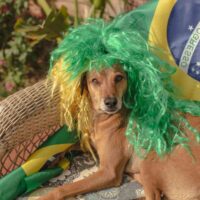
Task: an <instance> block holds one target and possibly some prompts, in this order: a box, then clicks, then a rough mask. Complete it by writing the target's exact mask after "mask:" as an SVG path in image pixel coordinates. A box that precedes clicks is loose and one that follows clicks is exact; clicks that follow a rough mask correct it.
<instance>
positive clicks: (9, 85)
mask: <svg viewBox="0 0 200 200" xmlns="http://www.w3.org/2000/svg"><path fill="white" fill-rule="evenodd" d="M14 87H15V83H14V82H11V81H10V82H9V81H8V82H6V83H5V89H6V91H7V92H11V91H12V90H13V89H14Z"/></svg>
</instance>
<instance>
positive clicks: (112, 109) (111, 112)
mask: <svg viewBox="0 0 200 200" xmlns="http://www.w3.org/2000/svg"><path fill="white" fill-rule="evenodd" d="M119 110H120V108H117V107H114V108H106V109H103V110H102V111H103V112H104V113H106V114H110V115H112V114H115V113H117V112H118V111H119Z"/></svg>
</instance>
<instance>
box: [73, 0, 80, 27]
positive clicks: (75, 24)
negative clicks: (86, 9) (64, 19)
mask: <svg viewBox="0 0 200 200" xmlns="http://www.w3.org/2000/svg"><path fill="white" fill-rule="evenodd" d="M74 8H75V17H74V26H75V27H77V26H78V24H79V20H78V0H74Z"/></svg>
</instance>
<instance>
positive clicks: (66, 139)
mask: <svg viewBox="0 0 200 200" xmlns="http://www.w3.org/2000/svg"><path fill="white" fill-rule="evenodd" d="M114 23H115V25H116V28H120V29H122V30H123V31H126V29H130V28H133V29H137V30H139V31H140V33H141V34H142V35H143V36H144V38H145V39H146V40H147V41H148V42H149V43H150V44H151V45H152V46H155V47H157V48H159V49H162V50H163V51H164V52H165V54H164V57H163V59H165V60H167V61H168V62H169V63H170V64H171V65H173V66H176V68H177V71H176V73H175V74H174V75H173V80H174V82H175V84H176V86H177V87H178V88H179V89H180V91H181V92H182V94H183V96H184V98H185V99H191V100H197V101H200V0H151V1H149V2H148V3H147V4H145V5H143V6H141V7H139V8H137V9H135V10H133V11H131V12H129V13H126V14H124V15H122V16H120V17H117V18H116V20H115V21H114ZM162 56H163V55H162ZM76 142H77V137H76V134H72V133H69V132H68V131H67V128H66V127H64V128H62V129H61V130H60V131H58V133H56V134H55V135H54V136H52V137H51V138H50V139H49V140H48V141H47V142H45V143H44V144H43V145H42V146H41V147H40V148H39V149H38V150H37V151H36V152H35V153H34V154H33V155H32V156H31V157H30V158H29V159H28V161H27V162H26V163H25V164H23V165H22V166H21V167H19V168H18V169H16V170H15V171H13V172H11V173H10V174H8V175H7V176H5V177H3V178H2V179H0V199H1V200H14V199H16V197H17V196H19V195H21V194H23V193H25V192H29V191H32V190H34V189H36V188H37V187H39V186H40V185H41V184H42V183H44V182H46V181H48V180H49V179H50V178H52V177H54V176H56V175H58V174H60V173H61V172H62V171H63V170H64V169H66V168H67V167H68V164H69V163H68V162H66V161H62V162H61V163H60V164H59V166H58V167H57V168H54V169H48V170H41V169H42V167H43V165H44V164H45V162H46V161H47V160H48V159H49V158H50V157H52V156H53V155H55V154H57V153H59V152H62V151H65V150H67V149H68V148H69V147H70V146H71V145H72V144H74V143H76Z"/></svg>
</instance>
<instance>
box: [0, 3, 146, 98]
mask: <svg viewBox="0 0 200 200" xmlns="http://www.w3.org/2000/svg"><path fill="white" fill-rule="evenodd" d="M145 1H146V0H0V100H1V99H3V98H5V97H6V96H8V95H10V94H12V93H14V92H16V91H17V90H19V89H21V88H24V87H26V86H29V85H32V84H34V83H35V82H37V81H38V80H39V79H42V78H44V77H45V76H46V75H47V73H48V68H49V57H50V53H51V51H52V50H53V49H54V48H55V47H56V46H57V45H58V43H59V42H60V41H61V40H62V38H63V37H64V35H65V34H67V32H68V30H69V28H71V27H76V26H78V25H79V24H81V23H84V21H85V19H86V18H88V17H94V18H104V19H105V20H111V19H112V18H114V17H115V16H116V15H117V14H119V13H123V12H128V11H130V10H132V9H134V8H136V7H137V6H139V5H141V4H143V3H144V2H145Z"/></svg>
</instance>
